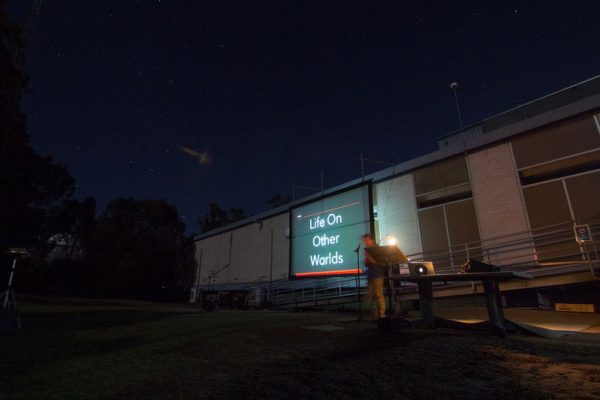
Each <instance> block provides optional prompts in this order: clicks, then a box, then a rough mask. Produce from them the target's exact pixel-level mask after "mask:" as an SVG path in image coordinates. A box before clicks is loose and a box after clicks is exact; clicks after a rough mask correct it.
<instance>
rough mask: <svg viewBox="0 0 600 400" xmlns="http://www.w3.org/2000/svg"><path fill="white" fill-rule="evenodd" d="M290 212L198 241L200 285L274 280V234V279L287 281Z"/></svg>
mask: <svg viewBox="0 0 600 400" xmlns="http://www.w3.org/2000/svg"><path fill="white" fill-rule="evenodd" d="M288 226H289V215H288V214H287V213H284V214H280V215H277V216H274V217H272V218H269V219H266V220H264V221H263V222H262V224H261V223H254V224H249V225H245V226H242V227H240V228H237V229H234V230H231V231H228V232H225V233H221V234H218V235H215V236H211V237H208V238H206V239H201V240H198V241H196V260H197V263H198V271H199V274H198V273H197V274H196V285H200V286H204V285H207V284H208V279H207V278H208V277H209V276H212V278H211V283H212V284H215V283H216V284H235V283H252V282H268V281H269V279H270V277H271V264H270V257H271V231H272V233H273V248H272V253H273V264H272V278H273V280H277V279H281V278H287V276H288V271H289V239H288V238H287V237H286V236H285V232H286V228H287V227H288Z"/></svg>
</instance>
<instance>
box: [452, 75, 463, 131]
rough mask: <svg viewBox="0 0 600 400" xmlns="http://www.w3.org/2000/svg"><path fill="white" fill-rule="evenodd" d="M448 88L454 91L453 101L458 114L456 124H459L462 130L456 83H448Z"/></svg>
mask: <svg viewBox="0 0 600 400" xmlns="http://www.w3.org/2000/svg"><path fill="white" fill-rule="evenodd" d="M450 89H452V91H453V92H454V101H455V102H456V112H457V114H458V124H459V126H460V130H461V131H462V130H463V124H462V119H461V117H460V107H459V106H458V94H457V93H456V89H458V83H456V82H452V83H451V84H450Z"/></svg>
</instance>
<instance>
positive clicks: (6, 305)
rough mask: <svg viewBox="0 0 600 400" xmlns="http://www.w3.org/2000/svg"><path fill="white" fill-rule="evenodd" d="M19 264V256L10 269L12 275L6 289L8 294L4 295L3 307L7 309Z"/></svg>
mask: <svg viewBox="0 0 600 400" xmlns="http://www.w3.org/2000/svg"><path fill="white" fill-rule="evenodd" d="M16 266H17V257H15V259H14V260H13V264H12V268H11V269H10V276H9V278H8V288H7V289H6V292H5V293H6V296H5V297H4V305H3V307H2V309H3V310H6V309H7V307H8V301H9V298H10V297H11V295H12V282H13V276H14V275H15V267H16Z"/></svg>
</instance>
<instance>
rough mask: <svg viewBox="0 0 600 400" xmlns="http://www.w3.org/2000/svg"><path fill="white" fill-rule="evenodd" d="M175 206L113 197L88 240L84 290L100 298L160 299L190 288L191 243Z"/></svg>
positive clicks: (192, 256)
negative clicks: (86, 287)
mask: <svg viewBox="0 0 600 400" xmlns="http://www.w3.org/2000/svg"><path fill="white" fill-rule="evenodd" d="M184 232H185V226H184V224H183V223H182V222H181V220H180V219H179V215H178V213H177V210H176V209H175V207H173V206H171V205H169V204H167V203H166V202H165V201H162V200H134V199H130V198H127V199H117V200H114V201H112V202H111V203H110V204H109V205H108V206H107V208H106V210H105V211H104V213H103V214H102V215H101V216H100V218H99V219H98V221H97V223H96V227H95V229H94V232H93V234H92V236H91V238H90V242H89V250H88V251H89V256H88V262H89V273H90V274H89V277H90V279H89V282H88V284H89V288H90V290H91V292H92V293H94V294H96V295H103V296H117V297H125V298H141V299H154V300H161V299H165V298H166V297H171V298H172V297H173V296H175V294H181V293H184V292H185V290H186V289H189V287H190V285H191V280H192V279H193V273H194V266H195V262H194V254H193V240H192V239H191V238H187V237H186V236H185V234H184Z"/></svg>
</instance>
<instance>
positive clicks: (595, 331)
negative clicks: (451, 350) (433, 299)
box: [411, 305, 600, 343]
mask: <svg viewBox="0 0 600 400" xmlns="http://www.w3.org/2000/svg"><path fill="white" fill-rule="evenodd" d="M411 314H413V313H411ZM435 315H436V316H438V317H442V318H446V319H451V320H456V321H460V322H466V323H476V322H481V321H485V320H487V319H488V316H487V309H486V307H485V306H445V305H444V306H439V307H435ZM415 316H418V313H415ZM504 316H505V318H506V319H507V320H509V321H514V322H515V323H517V324H521V325H522V326H525V327H531V328H532V329H533V330H535V329H536V328H539V329H538V331H539V333H540V334H541V336H545V337H549V338H557V339H558V338H560V339H561V340H568V341H570V340H574V341H593V342H598V343H600V314H593V313H579V312H558V311H546V310H540V309H535V308H505V309H504Z"/></svg>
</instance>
